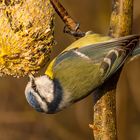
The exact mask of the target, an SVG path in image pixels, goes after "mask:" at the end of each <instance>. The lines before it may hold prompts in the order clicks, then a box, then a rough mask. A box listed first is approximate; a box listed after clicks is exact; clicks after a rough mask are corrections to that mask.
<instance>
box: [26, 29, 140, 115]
mask: <svg viewBox="0 0 140 140" xmlns="http://www.w3.org/2000/svg"><path fill="white" fill-rule="evenodd" d="M139 38H140V36H139V35H128V36H124V37H119V38H111V37H109V36H103V35H100V34H95V33H92V32H91V31H89V32H87V33H86V34H85V36H84V37H82V38H80V39H78V40H76V41H75V42H73V43H72V44H71V45H69V46H68V47H67V48H66V49H64V50H63V51H62V52H61V53H60V54H59V55H58V56H56V57H55V58H54V59H53V60H52V61H51V62H50V64H49V66H48V67H47V70H46V72H45V74H44V75H43V76H39V77H34V76H33V75H29V77H30V81H29V82H28V83H27V85H26V88H25V96H26V99H27V102H28V103H29V104H30V105H31V106H32V107H33V108H34V109H35V110H36V111H38V112H43V113H47V114H54V113H57V112H59V111H61V110H63V109H64V108H66V107H68V106H70V105H72V104H74V103H75V102H77V101H80V100H81V99H83V98H85V97H87V96H88V95H89V94H91V93H92V92H93V91H95V90H96V89H97V88H98V87H100V86H101V85H102V84H103V83H104V82H105V81H106V80H107V79H108V78H109V77H111V76H112V75H113V74H114V73H115V72H116V71H117V70H118V69H119V68H120V67H121V66H122V65H123V64H124V62H125V61H126V59H127V58H128V57H129V56H131V55H132V52H133V51H134V49H135V48H137V46H138V44H139Z"/></svg>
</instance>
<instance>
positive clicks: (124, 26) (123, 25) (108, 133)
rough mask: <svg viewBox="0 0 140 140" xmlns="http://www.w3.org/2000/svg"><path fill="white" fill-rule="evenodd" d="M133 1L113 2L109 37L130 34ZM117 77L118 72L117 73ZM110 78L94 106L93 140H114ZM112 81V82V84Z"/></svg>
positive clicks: (112, 87) (114, 107)
mask: <svg viewBox="0 0 140 140" xmlns="http://www.w3.org/2000/svg"><path fill="white" fill-rule="evenodd" d="M132 17H133V0H113V10H112V15H111V20H110V31H109V35H110V36H112V37H120V36H125V35H128V34H130V33H131V30H132ZM117 75H119V72H118V73H117ZM112 78H116V79H117V76H116V75H115V76H113V77H112ZM112 78H111V79H110V80H109V81H107V82H108V85H105V86H104V87H103V88H102V90H101V91H100V92H102V93H100V94H104V96H102V98H100V99H99V100H98V102H97V103H96V104H95V105H94V115H93V116H94V122H93V132H94V138H95V140H116V139H117V129H116V94H115V93H116V90H115V88H116V83H117V80H116V81H114V80H112ZM112 81H113V82H112Z"/></svg>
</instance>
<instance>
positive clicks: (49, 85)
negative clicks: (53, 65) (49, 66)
mask: <svg viewBox="0 0 140 140" xmlns="http://www.w3.org/2000/svg"><path fill="white" fill-rule="evenodd" d="M35 83H36V86H37V89H38V91H39V93H40V96H41V97H42V98H44V99H45V100H46V101H47V102H48V103H51V102H52V101H53V100H54V84H53V81H52V80H50V79H49V78H48V77H47V76H41V77H38V78H36V81H35Z"/></svg>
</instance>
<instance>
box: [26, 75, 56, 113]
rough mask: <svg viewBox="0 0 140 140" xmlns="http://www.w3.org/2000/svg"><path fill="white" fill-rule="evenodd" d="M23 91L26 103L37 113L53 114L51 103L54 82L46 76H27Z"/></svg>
mask: <svg viewBox="0 0 140 140" xmlns="http://www.w3.org/2000/svg"><path fill="white" fill-rule="evenodd" d="M29 77H30V81H29V82H28V84H27V86H26V89H25V96H26V99H27V101H28V103H29V104H30V105H31V106H32V107H33V108H34V109H35V110H37V111H39V112H45V113H53V108H52V105H51V104H52V103H53V102H54V97H55V95H54V82H53V80H51V79H50V78H49V77H48V76H47V75H44V76H40V77H37V78H34V77H33V76H32V75H30V76H29Z"/></svg>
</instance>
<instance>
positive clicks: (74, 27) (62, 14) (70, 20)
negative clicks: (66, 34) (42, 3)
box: [50, 0, 84, 37]
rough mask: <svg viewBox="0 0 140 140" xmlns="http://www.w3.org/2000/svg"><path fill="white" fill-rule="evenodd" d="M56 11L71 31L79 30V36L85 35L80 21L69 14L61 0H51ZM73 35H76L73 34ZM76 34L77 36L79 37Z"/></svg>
mask: <svg viewBox="0 0 140 140" xmlns="http://www.w3.org/2000/svg"><path fill="white" fill-rule="evenodd" d="M50 1H51V3H52V5H53V7H54V9H55V11H56V12H57V14H58V15H59V16H60V18H61V19H62V20H63V22H64V23H65V25H66V26H67V27H68V29H70V30H71V31H74V32H77V36H78V35H79V36H80V37H82V36H84V32H82V31H81V30H80V28H79V26H78V23H77V22H76V21H75V20H74V19H73V18H72V17H71V16H70V15H69V13H68V12H67V11H66V9H65V8H64V7H63V5H62V4H61V3H60V2H59V0H50ZM73 36H76V35H74V34H73ZM77 36H76V37H77Z"/></svg>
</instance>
